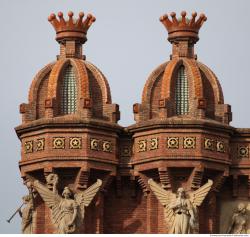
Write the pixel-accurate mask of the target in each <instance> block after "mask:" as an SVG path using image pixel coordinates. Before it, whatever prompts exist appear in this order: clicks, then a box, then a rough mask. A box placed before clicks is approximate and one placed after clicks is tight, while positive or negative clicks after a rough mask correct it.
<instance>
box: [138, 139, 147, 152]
mask: <svg viewBox="0 0 250 237" xmlns="http://www.w3.org/2000/svg"><path fill="white" fill-rule="evenodd" d="M137 144H138V150H137V151H138V152H143V151H146V150H147V140H140V141H138V143H137Z"/></svg>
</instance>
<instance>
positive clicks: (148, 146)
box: [137, 137, 159, 152]
mask: <svg viewBox="0 0 250 237" xmlns="http://www.w3.org/2000/svg"><path fill="white" fill-rule="evenodd" d="M158 148H159V138H157V137H154V138H150V139H148V140H147V139H144V140H139V141H138V142H137V152H144V151H147V150H148V151H152V150H156V149H158Z"/></svg>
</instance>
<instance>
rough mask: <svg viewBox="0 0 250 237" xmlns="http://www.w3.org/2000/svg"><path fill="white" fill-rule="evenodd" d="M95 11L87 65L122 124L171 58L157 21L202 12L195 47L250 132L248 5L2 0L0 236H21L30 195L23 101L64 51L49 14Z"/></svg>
mask: <svg viewBox="0 0 250 237" xmlns="http://www.w3.org/2000/svg"><path fill="white" fill-rule="evenodd" d="M69 10H72V11H73V12H75V14H78V13H79V11H82V10H83V11H84V12H85V13H93V14H94V15H95V16H96V18H97V21H96V22H95V23H94V24H93V26H92V27H91V29H90V30H89V32H88V41H87V43H86V44H85V45H84V54H85V55H86V56H87V60H88V61H90V62H92V63H93V64H95V65H96V66H97V67H99V68H100V69H101V71H102V72H103V73H104V74H105V75H106V77H107V79H108V81H109V85H110V88H111V92H112V99H113V103H117V104H119V105H120V111H121V120H120V122H119V123H120V124H121V125H124V126H126V125H129V124H132V123H133V122H134V121H133V113H132V105H133V104H134V103H136V102H140V101H141V94H142V89H143V86H144V84H145V82H146V79H147V77H148V75H149V74H150V72H151V71H152V70H153V69H154V68H156V67H157V65H159V64H161V63H162V62H164V61H166V60H168V59H169V55H170V53H171V45H170V43H168V41H167V32H166V30H165V28H164V27H163V25H162V24H161V23H160V22H159V17H160V16H161V15H163V14H164V13H170V12H172V11H176V13H177V14H178V15H180V12H181V11H182V10H186V11H187V13H188V15H189V16H190V14H191V12H193V11H197V12H198V13H201V12H204V13H205V14H206V16H207V18H208V20H207V22H205V23H204V25H203V27H202V28H201V30H200V41H199V42H198V43H197V44H196V47H195V49H196V53H197V54H198V59H199V60H200V61H201V62H203V63H205V64H206V65H208V66H209V67H210V68H211V69H212V70H213V71H214V72H215V74H216V75H217V76H218V79H219V81H220V83H221V85H222V89H223V92H224V98H225V103H228V104H231V105H232V111H233V122H232V123H231V125H233V126H235V127H250V120H249V117H250V111H249V101H250V93H249V85H250V83H249V81H250V77H249V72H248V70H249V68H250V65H249V63H250V60H249V55H250V43H249V39H250V27H249V12H250V1H249V0H240V1H236V0H235V1H234V0H220V1H218V0H217V1H216V0H150V1H149V0H137V1H136V0H124V1H120V0H79V1H77V0H68V1H53V0H42V1H34V0H33V1H32V0H29V1H28V0H22V1H20V0H16V1H13V0H1V1H0V21H1V32H0V35H1V37H0V53H1V58H0V61H1V63H0V73H1V74H0V80H1V93H0V96H1V98H0V108H1V112H0V114H1V123H0V136H1V139H0V141H1V142H0V150H1V165H0V178H1V184H2V185H1V196H0V210H1V215H0V233H20V228H21V227H20V222H21V220H20V218H19V217H18V216H16V217H15V218H14V219H13V221H12V223H11V224H8V223H7V222H6V219H7V218H9V216H10V215H11V214H12V213H13V212H14V211H15V209H16V208H17V207H18V206H19V205H20V204H21V197H22V196H23V195H24V194H26V189H25V188H24V186H23V185H22V180H21V178H20V173H19V168H18V161H19V160H20V142H19V140H18V138H17V136H16V134H15V131H14V127H16V126H17V125H19V124H20V123H21V116H20V114H19V104H20V103H23V102H25V103H26V102H27V96H28V90H29V87H30V84H31V81H32V79H33V77H34V76H35V74H36V73H37V72H38V71H39V70H40V69H41V68H42V67H43V66H44V65H45V64H47V63H49V62H51V61H53V60H55V58H56V55H57V54H58V53H59V46H58V44H57V42H56V41H55V40H54V38H55V32H54V29H53V27H52V26H51V25H50V23H49V22H48V21H47V17H48V16H49V14H50V13H52V12H55V13H57V12H58V11H62V12H64V13H67V12H68V11H69Z"/></svg>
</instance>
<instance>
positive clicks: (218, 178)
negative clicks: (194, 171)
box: [211, 171, 228, 192]
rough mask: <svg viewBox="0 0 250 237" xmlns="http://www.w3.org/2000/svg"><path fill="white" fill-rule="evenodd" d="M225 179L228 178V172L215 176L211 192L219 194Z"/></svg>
mask: <svg viewBox="0 0 250 237" xmlns="http://www.w3.org/2000/svg"><path fill="white" fill-rule="evenodd" d="M227 177H228V171H225V172H224V173H222V174H219V175H217V176H216V177H215V180H214V184H213V187H212V190H211V191H214V192H219V191H220V190H221V187H222V186H223V184H224V182H225V181H226V179H227Z"/></svg>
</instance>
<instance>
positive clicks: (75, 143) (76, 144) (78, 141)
mask: <svg viewBox="0 0 250 237" xmlns="http://www.w3.org/2000/svg"><path fill="white" fill-rule="evenodd" d="M69 148H70V149H81V148H82V138H81V137H71V138H69Z"/></svg>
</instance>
